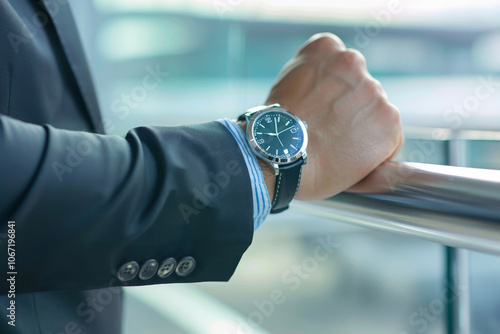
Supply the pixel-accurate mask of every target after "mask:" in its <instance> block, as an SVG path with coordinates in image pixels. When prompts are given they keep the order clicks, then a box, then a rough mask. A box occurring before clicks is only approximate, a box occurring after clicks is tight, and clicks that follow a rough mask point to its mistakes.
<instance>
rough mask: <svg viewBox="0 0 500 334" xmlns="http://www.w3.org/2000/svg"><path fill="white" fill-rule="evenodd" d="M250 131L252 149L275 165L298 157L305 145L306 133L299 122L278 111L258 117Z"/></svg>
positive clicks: (291, 116) (289, 115)
mask: <svg viewBox="0 0 500 334" xmlns="http://www.w3.org/2000/svg"><path fill="white" fill-rule="evenodd" d="M250 130H251V131H252V136H251V137H252V138H253V141H254V142H252V141H251V142H252V145H253V146H254V149H256V151H258V153H260V155H263V156H264V157H265V158H267V159H268V160H272V161H274V162H277V163H288V162H291V161H293V159H294V158H298V157H300V153H302V152H303V151H304V150H305V144H307V133H306V132H305V128H304V126H303V125H302V124H301V122H300V121H299V120H298V119H297V118H296V117H294V116H293V115H291V114H289V113H287V112H283V111H279V110H275V111H273V110H270V111H267V112H264V113H262V114H260V115H258V116H257V118H255V120H254V122H253V123H252V128H251V129H250ZM295 160H296V159H295Z"/></svg>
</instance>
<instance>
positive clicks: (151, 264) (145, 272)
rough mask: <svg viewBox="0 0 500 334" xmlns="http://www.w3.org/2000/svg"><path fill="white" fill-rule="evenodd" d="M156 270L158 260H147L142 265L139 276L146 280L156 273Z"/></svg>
mask: <svg viewBox="0 0 500 334" xmlns="http://www.w3.org/2000/svg"><path fill="white" fill-rule="evenodd" d="M156 270H158V261H156V260H148V261H146V262H145V263H144V264H143V265H142V267H141V271H139V278H140V279H142V280H143V281H145V280H148V279H150V278H151V277H153V276H154V275H155V274H156Z"/></svg>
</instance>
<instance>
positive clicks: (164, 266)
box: [158, 257, 177, 278]
mask: <svg viewBox="0 0 500 334" xmlns="http://www.w3.org/2000/svg"><path fill="white" fill-rule="evenodd" d="M176 266H177V261H175V259H174V258H173V257H171V258H168V259H166V260H165V261H163V262H162V263H161V265H160V268H158V276H159V277H160V278H165V277H167V276H170V274H171V273H173V272H174V270H175V267H176Z"/></svg>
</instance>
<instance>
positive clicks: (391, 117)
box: [380, 97, 401, 126]
mask: <svg viewBox="0 0 500 334" xmlns="http://www.w3.org/2000/svg"><path fill="white" fill-rule="evenodd" d="M380 101H381V102H380V112H381V113H382V115H383V119H384V121H386V122H388V123H389V124H391V125H397V126H399V125H400V124H401V115H400V113H399V109H398V108H397V107H396V106H395V105H393V104H392V103H390V102H389V101H387V99H386V98H384V97H381V98H380Z"/></svg>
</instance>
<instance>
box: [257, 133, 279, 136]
mask: <svg viewBox="0 0 500 334" xmlns="http://www.w3.org/2000/svg"><path fill="white" fill-rule="evenodd" d="M261 134H262V135H269V136H277V134H275V133H261Z"/></svg>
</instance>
